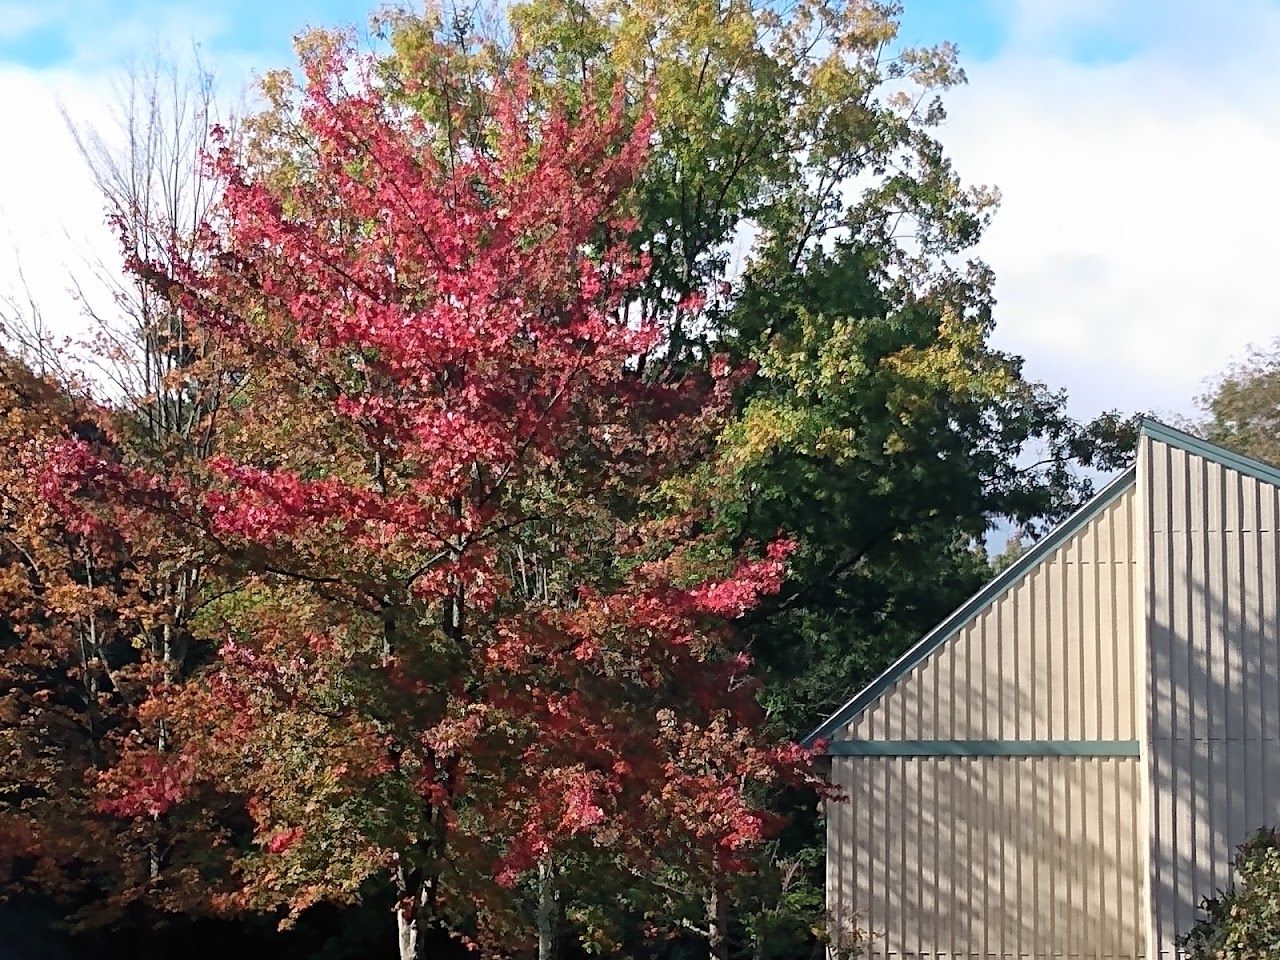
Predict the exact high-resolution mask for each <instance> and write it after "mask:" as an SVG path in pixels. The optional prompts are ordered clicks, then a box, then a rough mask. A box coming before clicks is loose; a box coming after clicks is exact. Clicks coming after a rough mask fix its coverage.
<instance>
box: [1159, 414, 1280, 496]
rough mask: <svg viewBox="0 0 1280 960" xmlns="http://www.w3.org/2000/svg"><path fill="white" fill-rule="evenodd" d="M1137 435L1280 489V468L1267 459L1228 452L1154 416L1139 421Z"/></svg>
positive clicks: (1224, 448)
mask: <svg viewBox="0 0 1280 960" xmlns="http://www.w3.org/2000/svg"><path fill="white" fill-rule="evenodd" d="M1138 433H1139V435H1145V436H1148V437H1151V438H1153V439H1155V440H1159V441H1161V442H1162V443H1167V444H1168V445H1169V446H1172V447H1177V448H1178V449H1179V450H1183V451H1185V452H1187V453H1193V454H1195V455H1196V456H1199V457H1204V458H1205V459H1207V460H1212V461H1213V462H1214V463H1217V464H1218V465H1219V466H1223V467H1226V468H1228V469H1229V470H1235V471H1237V472H1238V473H1243V474H1245V475H1246V476H1250V477H1253V478H1254V479H1256V480H1261V481H1263V482H1264V483H1270V484H1272V485H1273V486H1277V487H1280V467H1277V466H1275V465H1273V464H1270V463H1267V462H1266V461H1265V460H1259V459H1257V458H1256V457H1250V456H1246V455H1245V454H1243V453H1236V452H1235V451H1233V450H1228V449H1227V448H1226V447H1223V446H1221V445H1219V444H1216V443H1213V442H1212V441H1210V440H1205V439H1204V438H1203V437H1197V436H1195V435H1194V434H1191V433H1187V432H1186V431H1185V430H1179V429H1178V428H1177V427H1171V426H1169V425H1168V424H1167V423H1161V422H1160V421H1159V420H1156V419H1154V418H1152V417H1139V418H1138Z"/></svg>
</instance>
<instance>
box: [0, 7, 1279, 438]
mask: <svg viewBox="0 0 1280 960" xmlns="http://www.w3.org/2000/svg"><path fill="white" fill-rule="evenodd" d="M1003 8H1004V9H1005V11H1006V12H1007V14H1008V16H1009V18H1010V19H1009V23H1010V24H1011V27H1012V37H1013V40H1012V41H1011V42H1010V44H1009V45H1008V46H1007V48H1006V51H1005V53H1004V54H1002V55H1001V56H1000V57H999V58H997V59H996V60H993V61H989V62H985V63H978V64H970V65H968V67H967V69H968V73H969V77H970V84H969V86H968V87H967V88H965V89H964V90H961V91H958V92H956V93H955V95H954V96H953V97H952V98H951V105H950V106H951V119H950V121H949V122H948V124H947V126H946V128H945V129H944V130H943V131H942V138H943V140H944V142H945V143H946V144H947V146H948V149H949V151H950V152H951V154H952V155H953V157H954V159H955V161H956V165H957V168H958V169H959V170H960V171H961V172H962V173H963V174H964V175H965V176H966V177H967V178H969V179H970V180H971V181H974V182H983V183H991V184H994V185H996V186H998V187H1000V189H1001V190H1002V192H1003V194H1004V203H1003V207H1002V209H1001V211H1000V213H999V214H998V215H997V217H996V220H995V223H994V224H993V226H992V227H991V229H990V232H989V234H988V236H987V237H986V239H985V240H984V241H983V244H982V246H981V248H980V251H979V252H980V253H981V254H982V255H983V256H984V257H985V258H986V259H987V260H988V261H989V262H990V263H991V264H992V266H993V267H994V268H995V270H996V275H997V294H998V296H999V300H1000V302H999V304H998V307H997V319H998V326H997V334H996V337H997V341H998V342H999V343H1000V344H1001V345H1002V346H1005V347H1007V348H1010V349H1013V350H1015V351H1017V352H1019V353H1021V354H1022V355H1024V356H1025V357H1026V358H1027V369H1028V372H1029V373H1030V374H1031V375H1032V376H1035V377H1037V378H1039V379H1043V380H1045V381H1047V382H1049V383H1050V384H1052V385H1055V386H1057V385H1062V386H1066V387H1067V388H1068V390H1069V391H1070V393H1071V396H1072V398H1073V401H1072V406H1073V409H1074V410H1075V411H1076V412H1077V413H1078V414H1081V415H1087V414H1091V413H1094V412H1096V411H1098V410H1100V409H1104V408H1108V407H1121V408H1124V409H1129V410H1134V409H1155V410H1157V411H1165V412H1179V413H1186V412H1190V410H1191V400H1192V398H1193V397H1194V395H1195V394H1197V393H1198V392H1200V390H1201V389H1202V381H1203V379H1204V378H1205V377H1206V376H1209V375H1211V374H1213V373H1214V372H1216V371H1217V370H1219V369H1220V368H1221V367H1222V366H1223V365H1225V363H1227V362H1228V361H1229V360H1230V359H1231V358H1232V357H1233V356H1236V355H1238V354H1239V353H1240V351H1242V350H1243V349H1244V347H1245V345H1246V344H1248V343H1249V342H1251V341H1254V342H1261V341H1267V340H1269V339H1271V338H1272V337H1273V336H1276V335H1280V298H1278V297H1277V296H1276V295H1275V294H1274V293H1273V287H1274V285H1275V284H1274V282H1273V279H1272V277H1273V275H1275V274H1277V273H1280V271H1277V269H1276V265H1277V263H1280V231H1277V230H1276V229H1275V226H1274V223H1273V221H1275V220H1277V219H1278V218H1280V177H1277V176H1276V175H1275V174H1274V172H1273V171H1274V169H1275V167H1276V166H1277V164H1278V161H1280V97H1278V96H1276V92H1277V91H1280V61H1276V60H1275V58H1274V56H1273V51H1274V50H1275V49H1276V48H1277V45H1278V43H1280V12H1277V9H1276V8H1275V7H1274V6H1269V5H1267V4H1264V3H1263V2H1261V0H1234V2H1233V3H1232V4H1231V5H1230V6H1227V5H1218V4H1213V5H1207V4H1202V3H1199V2H1193V0H1160V2H1156V0H1126V2H1119V0H1111V2H1105V0H1079V2H1077V0H1070V2H1068V0H1003ZM40 9H41V8H40V7H39V5H37V4H27V5H24V4H14V3H11V4H5V3H4V2H3V0H0V14H4V13H5V12H6V11H15V19H13V20H12V21H11V22H10V23H9V27H8V28H9V29H11V30H14V31H17V30H18V29H19V28H21V29H35V28H36V27H38V26H39V25H40V24H39V23H38V22H37V20H36V12H38V11H39V10H40ZM49 9H55V8H54V7H53V5H52V4H51V5H50V7H49ZM95 9H99V8H97V7H95ZM175 9H178V10H180V9H181V8H180V7H179V8H175ZM24 10H25V11H27V13H26V14H25V17H26V19H25V20H21V21H19V19H18V18H17V13H20V12H21V11H24ZM33 11H35V12H33ZM175 16H176V14H175ZM0 20H3V16H0ZM169 26H170V28H171V31H170V32H169V34H168V35H169V36H209V35H210V34H211V33H212V32H213V31H215V30H216V23H214V22H213V21H205V20H203V19H201V18H199V17H196V18H194V19H192V18H190V17H188V18H186V19H185V20H181V22H180V23H170V24H169ZM1095 31H1099V32H1106V31H1112V32H1117V31H1118V33H1119V34H1122V35H1126V36H1128V35H1130V34H1131V35H1132V36H1134V37H1141V38H1143V43H1144V49H1143V51H1142V52H1141V53H1140V54H1139V55H1137V56H1135V57H1132V58H1130V59H1127V60H1123V61H1121V62H1105V61H1103V62H1098V63H1094V64H1082V63H1074V62H1070V61H1069V60H1067V59H1065V58H1064V56H1063V49H1062V48H1063V44H1064V43H1066V41H1065V40H1064V39H1063V38H1074V40H1073V41H1072V42H1075V41H1078V40H1079V39H1080V38H1081V37H1087V36H1090V35H1091V32H1095ZM92 32H93V31H87V30H80V29H79V28H76V31H75V34H76V35H74V36H72V37H71V40H70V46H71V49H73V50H75V51H78V53H77V54H76V55H75V58H74V59H73V60H72V62H71V66H70V67H68V68H66V69H61V70H39V71H36V70H29V69H24V68H18V67H12V66H11V67H4V66H3V65H2V64H0V130H2V131H4V139H5V141H6V146H8V147H9V149H6V150H4V151H0V293H2V292H5V291H6V290H11V289H12V288H13V285H14V282H15V272H14V264H13V257H12V252H13V246H14V245H15V244H17V245H18V246H20V248H21V256H22V265H23V268H24V269H25V271H26V273H27V275H28V278H29V280H30V281H31V284H32V287H33V290H34V292H35V294H36V295H37V297H38V298H39V300H40V302H41V303H42V304H43V305H44V307H45V310H46V314H47V316H48V318H49V319H50V320H51V322H53V324H54V325H55V326H56V327H57V328H59V329H63V330H70V329H74V328H75V327H76V325H77V323H78V309H77V307H76V305H75V303H74V302H73V301H72V300H71V298H70V297H69V296H68V294H67V293H66V290H67V288H68V286H69V280H68V271H69V270H70V269H72V268H78V267H79V266H80V264H81V263H82V261H83V259H84V258H85V257H86V256H89V257H92V256H98V255H103V254H106V255H110V254H111V252H112V249H113V245H112V240H111V238H110V235H109V233H108V231H107V230H106V228H105V226H104V225H103V224H102V216H101V207H100V204H99V202H98V199H97V197H96V196H95V194H94V192H93V189H92V185H91V183H90V181H89V178H88V175H87V173H86V171H85V170H84V167H83V165H82V163H81V161H80V159H79V158H78V156H77V155H76V153H75V150H74V146H73V144H72V142H71V139H70V137H69V136H68V135H67V133H66V131H65V129H64V126H63V122H62V119H61V117H60V116H59V114H58V110H57V104H58V102H59V101H62V102H64V103H65V104H66V105H67V107H68V109H69V110H70V111H71V113H72V114H73V115H74V116H77V117H82V118H87V119H90V120H94V119H99V118H103V117H105V116H106V112H107V110H108V109H109V107H110V104H111V92H110V91H111V82H110V77H111V74H110V70H109V68H112V67H115V66H116V65H117V64H118V63H119V61H120V57H121V55H122V54H123V53H124V52H125V51H126V50H132V51H133V52H134V53H135V54H137V53H139V52H143V53H145V49H146V47H147V45H148V44H150V43H152V42H153V39H154V37H155V36H156V35H157V34H155V33H152V34H150V36H149V37H148V36H144V34H143V33H141V32H139V31H138V30H137V29H136V28H135V27H134V26H132V25H131V24H129V23H127V22H126V23H120V24H117V25H116V27H115V30H114V34H113V38H108V39H109V40H110V43H104V44H103V45H100V46H98V47H97V48H96V49H91V47H92V44H90V43H89V39H90V38H91V34H92ZM109 50H114V53H111V54H110V56H108V51H109ZM214 65H215V66H217V67H219V68H222V69H223V70H233V71H234V72H235V74H236V76H235V77H233V78H231V79H234V80H238V79H239V78H242V77H244V76H245V75H246V74H247V72H248V69H247V60H246V59H245V58H244V56H243V55H242V56H241V57H240V59H239V60H237V61H229V60H227V58H226V57H224V56H221V55H219V56H218V57H217V58H216V61H215V63H214Z"/></svg>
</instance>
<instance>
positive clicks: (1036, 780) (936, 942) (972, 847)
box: [828, 757, 1146, 960]
mask: <svg viewBox="0 0 1280 960" xmlns="http://www.w3.org/2000/svg"><path fill="white" fill-rule="evenodd" d="M1141 764H1142V761H1141V760H1139V759H1137V758H1125V757H1114V758H1111V757H1108V758H1074V757H835V758H833V760H832V765H833V768H832V776H833V780H834V782H836V783H837V784H838V785H840V787H841V788H842V789H844V790H845V791H846V792H847V793H848V794H849V795H850V798H851V799H850V802H849V803H845V804H834V805H832V809H831V811H830V813H829V819H828V830H829V832H830V842H829V847H828V849H829V861H828V879H829V885H828V898H829V903H830V908H831V912H832V914H833V919H834V920H835V921H836V922H837V923H838V924H839V923H850V924H854V925H856V926H859V927H861V928H862V929H867V930H871V931H872V932H873V933H875V934H876V939H875V940H874V941H873V945H872V950H871V952H870V954H869V956H870V957H871V958H872V960H890V958H892V960H925V958H928V960H959V958H979V957H983V958H986V957H999V958H1003V957H1008V958H1027V960H1041V958H1043V960H1049V958H1057V957H1064V956H1071V957H1076V958H1080V960H1086V958H1087V960H1103V958H1110V960H1137V958H1139V957H1143V956H1144V955H1145V953H1144V951H1145V942H1146V926H1145V924H1146V918H1145V911H1144V910H1143V907H1142V904H1143V897H1142V893H1141V887H1142V885H1143V882H1144V876H1145V865H1144V862H1143V860H1144V857H1145V850H1144V848H1143V847H1142V845H1141V844H1138V843H1135V842H1134V828H1135V825H1136V824H1138V823H1140V822H1141V808H1142V797H1141V792H1142V788H1141Z"/></svg>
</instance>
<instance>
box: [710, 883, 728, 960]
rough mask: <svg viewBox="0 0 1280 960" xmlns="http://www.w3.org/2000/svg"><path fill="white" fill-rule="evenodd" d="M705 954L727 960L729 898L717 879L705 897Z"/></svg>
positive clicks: (715, 959)
mask: <svg viewBox="0 0 1280 960" xmlns="http://www.w3.org/2000/svg"><path fill="white" fill-rule="evenodd" d="M707 955H708V956H709V957H710V960H729V898H728V897H727V896H726V894H725V890H724V886H723V884H721V883H720V881H719V880H718V879H717V880H715V881H713V882H712V885H711V894H710V896H708V897H707Z"/></svg>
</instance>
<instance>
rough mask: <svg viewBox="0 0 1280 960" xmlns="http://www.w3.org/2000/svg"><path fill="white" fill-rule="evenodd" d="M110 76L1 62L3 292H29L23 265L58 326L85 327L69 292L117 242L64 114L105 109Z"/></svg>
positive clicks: (91, 114)
mask: <svg viewBox="0 0 1280 960" xmlns="http://www.w3.org/2000/svg"><path fill="white" fill-rule="evenodd" d="M105 80H106V78H105V77H102V76H97V75H90V74H75V73H69V72H62V71H58V72H44V71H41V72H37V71H31V70H27V69H23V68H14V67H9V68H0V130H4V131H6V136H5V140H6V149H5V150H0V294H8V295H15V296H20V297H23V298H25V295H26V291H24V290H22V289H21V283H20V280H19V276H18V273H19V270H21V272H22V273H23V274H24V275H25V280H26V285H27V286H29V288H30V294H31V296H32V297H33V298H34V299H35V301H36V302H37V303H38V304H40V306H41V308H42V310H43V312H44V315H45V320H46V321H47V322H48V323H50V324H51V326H52V327H53V328H54V329H55V330H56V331H58V332H59V333H64V334H69V333H72V332H76V331H79V330H80V329H82V326H83V325H82V324H81V322H80V320H79V307H78V305H77V304H76V303H75V301H74V299H73V298H72V296H71V294H70V292H69V291H70V288H71V286H72V283H71V281H72V274H73V272H75V271H79V272H81V273H83V272H85V261H86V259H93V258H96V257H99V256H104V255H107V256H109V255H110V254H111V252H112V251H113V246H114V242H113V240H112V237H111V234H110V232H109V231H108V230H107V228H106V224H105V222H104V219H103V212H102V203H101V201H100V200H99V198H98V196H97V193H96V192H95V190H94V188H93V184H92V181H91V179H90V177H89V174H88V172H87V170H86V168H85V166H84V163H83V162H82V161H81V159H80V157H79V155H78V154H77V152H76V148H75V143H74V141H73V139H72V137H71V135H70V133H69V132H68V131H67V129H66V125H65V123H64V122H63V119H62V116H61V115H60V113H59V109H58V108H59V104H60V103H61V104H65V105H66V107H67V109H68V111H69V112H70V113H72V114H73V115H74V116H78V117H86V118H98V117H102V116H104V115H105V114H106V111H107V110H108V108H109V106H110V103H109V96H110V93H109V89H108V87H109V85H108V84H107V83H106V82H105Z"/></svg>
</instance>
